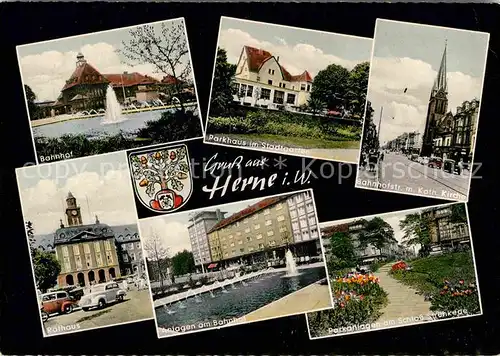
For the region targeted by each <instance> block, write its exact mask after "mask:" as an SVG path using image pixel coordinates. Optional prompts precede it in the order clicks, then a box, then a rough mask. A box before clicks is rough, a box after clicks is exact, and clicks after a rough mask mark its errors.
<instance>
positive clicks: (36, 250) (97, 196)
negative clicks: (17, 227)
mask: <svg viewBox="0 0 500 356" xmlns="http://www.w3.org/2000/svg"><path fill="white" fill-rule="evenodd" d="M16 176H17V181H18V186H19V194H20V199H21V208H22V213H23V217H24V224H25V229H26V238H27V242H28V247H29V251H30V263H31V267H32V271H33V282H34V285H35V287H36V298H37V304H38V312H39V316H40V323H41V326H42V332H43V336H44V337H50V336H57V335H63V334H71V333H74V332H81V331H86V330H95V329H100V328H103V327H110V326H115V325H123V324H128V323H134V322H139V321H144V320H150V319H152V318H153V314H152V311H151V305H150V295H149V290H148V287H147V270H146V267H145V263H144V259H143V256H142V239H141V237H140V234H139V227H138V224H137V213H136V209H135V203H134V198H133V197H134V195H133V189H132V184H131V182H130V173H129V170H128V163H127V155H126V153H125V152H113V153H109V154H103V155H99V156H92V157H84V158H77V159H73V160H69V161H61V162H54V163H50V164H44V165H35V166H31V167H23V168H18V169H17V170H16Z"/></svg>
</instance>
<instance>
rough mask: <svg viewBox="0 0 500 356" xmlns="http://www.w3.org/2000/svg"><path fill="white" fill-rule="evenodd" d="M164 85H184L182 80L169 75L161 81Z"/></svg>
mask: <svg viewBox="0 0 500 356" xmlns="http://www.w3.org/2000/svg"><path fill="white" fill-rule="evenodd" d="M161 82H162V83H163V84H177V83H182V81H181V80H179V79H177V78H176V77H174V76H173V75H170V74H167V75H166V76H164V77H163V78H162V80H161Z"/></svg>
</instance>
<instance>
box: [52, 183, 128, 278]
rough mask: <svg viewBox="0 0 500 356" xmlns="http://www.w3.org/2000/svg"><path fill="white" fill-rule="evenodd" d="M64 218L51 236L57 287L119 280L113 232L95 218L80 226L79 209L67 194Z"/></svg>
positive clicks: (70, 195)
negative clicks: (57, 273) (55, 259)
mask: <svg viewBox="0 0 500 356" xmlns="http://www.w3.org/2000/svg"><path fill="white" fill-rule="evenodd" d="M65 215H66V225H65V224H64V223H63V221H62V219H61V220H60V227H59V229H57V230H56V232H55V234H54V250H55V253H56V257H57V260H58V261H59V263H60V265H61V272H60V273H59V275H58V277H57V284H58V286H59V287H64V286H72V285H79V286H82V287H83V286H88V285H90V284H93V283H103V282H107V281H110V280H112V279H114V278H118V277H120V276H121V271H120V264H119V263H120V262H119V261H120V260H119V258H118V249H117V247H116V243H115V233H114V231H113V229H112V228H111V227H110V226H109V225H107V224H103V223H101V222H100V221H99V218H98V217H97V216H96V217H95V222H94V223H91V224H84V223H83V219H82V214H81V209H80V206H78V204H77V201H76V198H75V197H74V196H73V194H71V192H69V193H68V196H67V198H66V211H65Z"/></svg>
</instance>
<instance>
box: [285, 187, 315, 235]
mask: <svg viewBox="0 0 500 356" xmlns="http://www.w3.org/2000/svg"><path fill="white" fill-rule="evenodd" d="M287 205H288V211H289V213H290V219H291V225H292V234H293V242H294V243H298V242H304V241H310V240H316V239H319V237H320V235H319V231H318V221H317V220H316V211H315V208H314V201H313V199H312V196H311V192H310V191H305V192H302V193H299V194H296V195H293V196H292V197H290V198H288V199H287Z"/></svg>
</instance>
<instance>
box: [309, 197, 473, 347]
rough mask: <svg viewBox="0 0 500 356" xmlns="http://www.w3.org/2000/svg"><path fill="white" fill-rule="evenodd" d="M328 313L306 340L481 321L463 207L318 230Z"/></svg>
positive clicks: (313, 317)
mask: <svg viewBox="0 0 500 356" xmlns="http://www.w3.org/2000/svg"><path fill="white" fill-rule="evenodd" d="M321 234H322V240H323V246H324V249H325V260H326V264H327V268H328V276H329V278H330V285H331V286H332V292H333V302H334V306H333V308H332V309H330V310H324V311H320V312H315V313H308V314H307V323H308V328H309V336H310V338H311V339H316V338H323V337H332V336H338V335H346V334H354V333H360V332H367V331H370V330H381V329H387V328H395V327H401V326H408V325H416V324H422V323H427V322H435V321H443V320H449V319H455V318H461V317H467V316H475V315H481V314H482V308H481V301H480V294H479V287H478V284H477V273H476V268H475V266H476V264H475V259H474V252H473V247H472V241H471V234H470V227H469V220H468V213H467V207H466V205H465V203H454V204H444V205H437V206H433V207H426V208H420V209H414V210H406V211H399V212H392V213H387V214H381V215H375V216H368V217H360V218H355V219H348V220H342V221H334V222H329V223H322V224H321Z"/></svg>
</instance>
